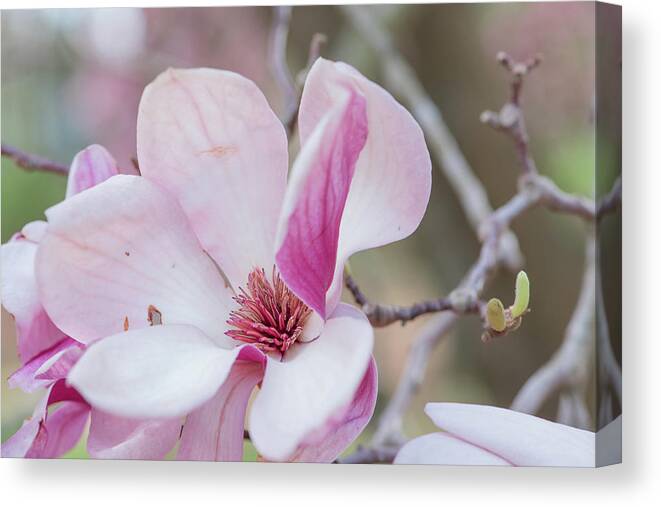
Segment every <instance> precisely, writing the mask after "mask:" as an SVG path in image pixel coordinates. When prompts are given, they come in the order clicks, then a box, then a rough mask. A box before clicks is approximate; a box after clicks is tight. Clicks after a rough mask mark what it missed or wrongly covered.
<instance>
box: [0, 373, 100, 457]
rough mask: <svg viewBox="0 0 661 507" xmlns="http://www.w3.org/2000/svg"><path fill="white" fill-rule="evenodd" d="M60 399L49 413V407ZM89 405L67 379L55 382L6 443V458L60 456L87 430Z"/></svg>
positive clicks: (3, 451) (1, 452) (2, 452)
mask: <svg viewBox="0 0 661 507" xmlns="http://www.w3.org/2000/svg"><path fill="white" fill-rule="evenodd" d="M55 403H59V406H57V407H56V408H55V409H54V410H52V411H51V413H49V411H48V407H50V406H51V405H53V404H55ZM88 415H89V406H88V405H87V404H86V403H85V402H84V401H83V400H82V399H81V398H80V396H78V393H76V392H75V391H73V390H71V389H68V388H67V387H66V386H65V385H64V381H63V380H60V381H58V382H56V383H55V384H53V385H52V386H51V387H50V388H49V389H48V391H47V393H46V395H45V396H44V397H43V398H42V399H41V401H40V402H39V403H38V404H37V406H36V407H35V410H34V412H33V414H32V417H31V418H30V419H28V420H26V421H25V422H24V423H23V426H21V428H19V430H18V431H17V432H16V433H14V434H13V435H12V436H11V437H9V438H8V439H7V441H6V442H4V443H3V444H2V448H1V449H0V454H1V455H2V456H3V457H5V458H57V457H59V456H61V455H62V454H64V453H66V452H67V451H69V450H70V449H71V448H73V446H74V445H76V443H77V442H78V440H79V439H80V436H81V435H82V433H83V430H84V428H85V424H86V423H87V418H88Z"/></svg>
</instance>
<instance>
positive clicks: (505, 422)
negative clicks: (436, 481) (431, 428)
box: [394, 403, 595, 467]
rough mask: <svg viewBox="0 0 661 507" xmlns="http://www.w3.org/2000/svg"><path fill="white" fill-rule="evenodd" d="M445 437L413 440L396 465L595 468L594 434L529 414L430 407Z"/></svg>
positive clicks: (452, 405)
mask: <svg viewBox="0 0 661 507" xmlns="http://www.w3.org/2000/svg"><path fill="white" fill-rule="evenodd" d="M425 412H426V413H427V415H428V416H429V417H430V418H431V420H432V421H434V424H436V426H438V427H439V428H440V429H442V430H443V432H442V433H430V434H428V435H423V436H421V437H418V438H414V439H413V440H411V441H410V442H408V443H407V444H406V445H404V447H402V448H401V449H400V451H399V453H398V454H397V457H396V458H395V461H394V463H395V464H424V465H509V466H574V467H593V466H595V434H594V433H593V432H591V431H585V430H579V429H577V428H572V427H571V426H565V425H563V424H558V423H554V422H551V421H547V420H546V419H541V418H539V417H535V416H532V415H529V414H523V413H520V412H515V411H513V410H508V409H504V408H498V407H490V406H486V405H470V404H465V403H428V404H427V406H426V407H425Z"/></svg>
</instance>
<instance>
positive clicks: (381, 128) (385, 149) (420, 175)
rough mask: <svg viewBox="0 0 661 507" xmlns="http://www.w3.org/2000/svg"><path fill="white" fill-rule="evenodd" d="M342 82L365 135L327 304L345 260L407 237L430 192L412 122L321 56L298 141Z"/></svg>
mask: <svg viewBox="0 0 661 507" xmlns="http://www.w3.org/2000/svg"><path fill="white" fill-rule="evenodd" d="M347 86H349V87H351V88H352V89H354V90H357V91H358V93H361V94H362V95H364V97H365V99H366V101H367V120H368V125H367V126H368V131H369V135H368V137H367V142H366V143H365V148H364V149H363V151H362V153H361V155H360V158H359V159H358V163H357V165H356V170H355V175H354V178H353V181H352V183H351V190H350V192H349V196H348V198H347V202H346V206H345V209H344V214H343V216H342V224H341V227H340V238H339V247H338V259H337V263H336V269H335V277H334V283H333V286H332V287H331V290H330V291H329V295H328V301H329V304H330V308H332V306H333V305H334V304H335V302H337V301H338V300H339V296H340V291H341V285H342V284H341V278H342V269H343V266H344V263H345V261H346V259H348V258H349V256H351V255H352V254H353V253H356V252H358V251H361V250H365V249H368V248H374V247H377V246H381V245H385V244H388V243H391V242H393V241H397V240H400V239H402V238H405V237H407V236H408V235H410V234H411V233H412V232H413V231H415V230H416V228H417V227H418V225H419V223H420V221H421V220H422V217H423V215H424V213H425V210H426V208H427V203H428V202H429V194H430V191H431V160H430V157H429V152H428V150H427V146H426V144H425V140H424V136H423V133H422V130H421V129H420V127H419V126H418V124H417V122H416V121H415V120H414V119H413V117H412V116H411V115H410V114H409V112H408V111H406V109H404V108H403V107H402V106H401V105H400V104H399V103H398V102H397V101H396V100H395V99H393V97H392V96H391V95H390V94H389V93H388V92H387V91H385V90H384V89H383V88H381V87H380V86H379V85H377V84H375V83H373V82H372V81H370V80H368V79H366V78H365V77H364V76H362V75H361V74H360V73H359V72H358V71H357V70H355V69H354V68H352V67H350V66H349V65H347V64H344V63H340V62H338V63H334V62H330V61H328V60H324V59H323V58H320V59H318V60H317V61H316V62H315V64H314V65H313V66H312V69H311V70H310V73H309V74H308V77H307V80H306V83H305V88H304V90H303V97H302V100H301V108H300V113H299V118H298V124H299V128H300V134H301V143H302V144H303V145H304V146H305V145H306V144H307V143H308V142H309V141H310V140H311V139H312V138H313V136H314V131H315V129H316V128H317V126H318V125H319V124H320V123H321V122H322V121H323V118H324V117H325V116H326V115H327V114H328V112H329V111H331V110H333V108H334V107H335V105H336V103H337V96H338V93H342V90H343V88H345V87H347ZM329 311H330V310H329Z"/></svg>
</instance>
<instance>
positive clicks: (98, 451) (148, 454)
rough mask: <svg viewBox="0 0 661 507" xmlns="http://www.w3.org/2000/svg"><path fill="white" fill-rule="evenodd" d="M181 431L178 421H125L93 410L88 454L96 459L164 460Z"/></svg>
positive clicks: (88, 438)
mask: <svg viewBox="0 0 661 507" xmlns="http://www.w3.org/2000/svg"><path fill="white" fill-rule="evenodd" d="M180 431H181V420H180V419H179V418H176V419H151V420H140V419H125V418H121V417H115V416H113V415H110V414H107V413H105V412H102V411H100V410H96V409H92V417H91V422H90V431H89V436H88V437H87V451H88V452H89V454H90V456H91V457H92V458H97V459H152V460H158V459H163V458H164V457H165V455H166V454H167V453H168V452H169V451H170V450H171V449H172V448H173V447H174V446H175V444H176V443H177V440H178V438H179V432H180Z"/></svg>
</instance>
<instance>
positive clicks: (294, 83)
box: [269, 5, 326, 136]
mask: <svg viewBox="0 0 661 507" xmlns="http://www.w3.org/2000/svg"><path fill="white" fill-rule="evenodd" d="M273 9H274V13H273V23H272V27H271V39H270V44H269V55H270V56H269V59H270V62H271V71H272V72H273V76H274V78H275V81H276V83H277V85H278V88H279V89H280V93H281V94H282V98H283V102H284V107H283V109H284V111H283V113H282V118H281V121H282V123H283V125H284V126H285V128H286V129H287V133H288V134H289V136H291V135H292V134H293V133H294V130H295V129H296V120H297V117H298V109H299V107H300V104H301V94H302V92H303V85H304V83H305V79H306V77H307V75H308V72H309V71H310V68H311V67H312V65H313V64H314V62H315V61H316V60H317V58H319V56H320V54H321V48H322V47H323V45H324V44H325V43H326V36H325V35H324V34H323V33H315V34H314V35H313V36H312V39H311V40H310V49H309V50H308V61H307V64H306V66H305V68H303V69H302V70H301V71H300V72H299V73H298V74H297V76H296V78H295V79H294V77H293V75H292V72H291V70H290V68H289V65H287V38H288V36H289V23H290V21H291V13H292V7H290V6H283V5H279V6H275V7H273Z"/></svg>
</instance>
